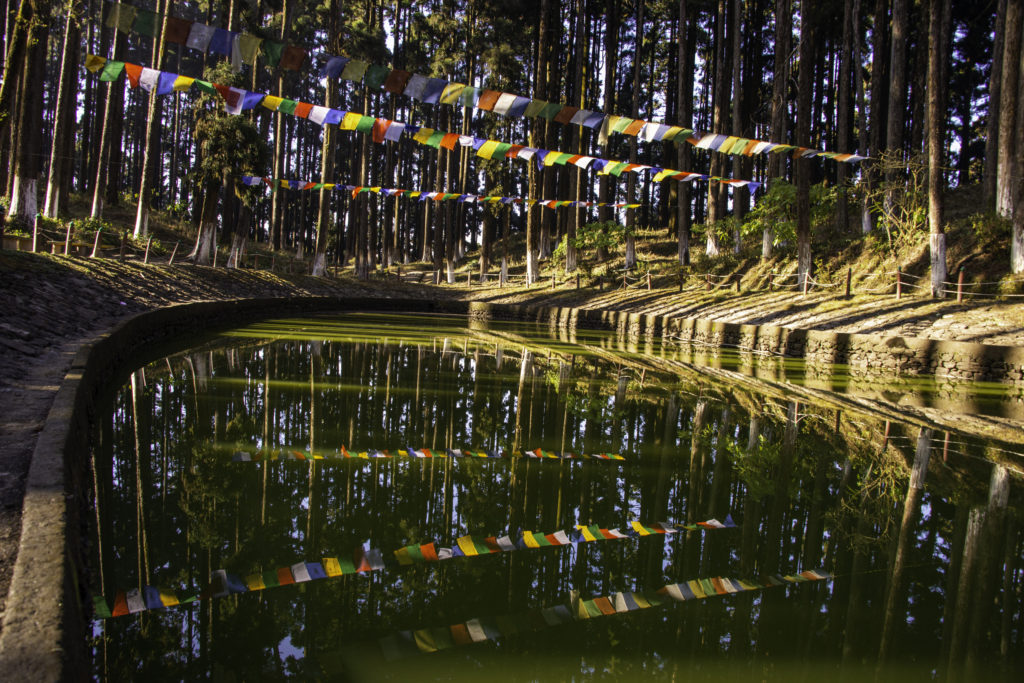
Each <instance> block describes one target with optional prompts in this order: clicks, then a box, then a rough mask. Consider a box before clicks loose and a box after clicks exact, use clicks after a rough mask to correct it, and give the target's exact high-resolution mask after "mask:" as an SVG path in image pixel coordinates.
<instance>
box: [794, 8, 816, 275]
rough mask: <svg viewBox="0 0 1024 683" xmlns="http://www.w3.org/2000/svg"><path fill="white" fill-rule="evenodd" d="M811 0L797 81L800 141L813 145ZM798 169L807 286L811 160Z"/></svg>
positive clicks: (801, 269)
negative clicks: (811, 142) (811, 118)
mask: <svg viewBox="0 0 1024 683" xmlns="http://www.w3.org/2000/svg"><path fill="white" fill-rule="evenodd" d="M811 11H812V10H811V7H810V6H809V3H801V5H800V56H799V58H800V74H799V83H798V85H797V112H796V144H797V145H798V146H800V147H808V146H810V141H811V120H810V117H811V88H812V80H811V78H812V74H813V66H812V65H813V57H812V55H813V54H814V32H815V26H814V22H813V21H812V19H811V16H810V15H811ZM794 165H795V171H796V241H797V278H798V281H799V284H800V285H801V286H803V284H804V282H805V280H806V279H807V278H808V277H810V275H811V265H812V264H811V200H810V190H811V177H810V176H811V169H810V161H809V160H807V159H797V160H795V161H794Z"/></svg>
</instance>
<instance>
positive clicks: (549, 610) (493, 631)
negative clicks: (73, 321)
mask: <svg viewBox="0 0 1024 683" xmlns="http://www.w3.org/2000/svg"><path fill="white" fill-rule="evenodd" d="M831 578H833V577H832V576H831V575H830V574H829V573H828V572H826V571H824V570H823V569H814V570H806V571H802V572H799V573H797V574H785V575H781V574H774V575H772V576H769V577H768V578H767V579H764V580H763V581H750V580H745V579H734V578H725V577H714V578H707V579H691V580H689V581H683V582H680V583H670V584H668V585H665V586H662V587H661V588H658V589H657V590H651V591H638V592H624V591H620V592H617V593H613V594H610V595H607V596H601V597H597V598H592V599H589V600H573V601H571V602H570V603H569V604H559V605H555V606H553V607H542V608H538V609H533V610H528V611H525V612H516V613H513V614H508V615H500V616H496V617H477V618H474V619H469V620H468V621H465V622H459V623H457V624H451V625H450V626H437V627H433V628H421V629H416V630H414V631H412V630H405V631H398V632H396V633H393V634H391V635H388V636H385V637H383V638H381V639H379V641H378V643H379V645H380V647H381V651H382V652H383V653H384V657H385V658H386V659H388V660H394V659H399V658H401V657H405V656H411V655H417V654H426V653H429V652H437V651H439V650H446V649H448V648H451V647H455V646H456V645H472V644H474V643H480V642H483V641H485V640H495V639H497V638H501V637H504V636H511V635H515V634H517V633H523V632H528V631H539V630H542V629H545V628H549V627H553V626H560V625H562V624H569V623H573V622H575V621H585V620H588V619H594V618H597V617H602V616H610V615H613V614H623V613H626V612H634V611H636V610H641V609H649V608H651V607H658V606H661V605H664V604H672V603H671V602H669V600H671V601H674V602H689V601H692V600H703V599H705V598H710V597H715V596H720V595H732V594H734V593H743V592H747V591H760V590H765V589H767V588H775V587H778V586H785V585H789V584H797V583H806V582H810V581H823V580H826V579H831Z"/></svg>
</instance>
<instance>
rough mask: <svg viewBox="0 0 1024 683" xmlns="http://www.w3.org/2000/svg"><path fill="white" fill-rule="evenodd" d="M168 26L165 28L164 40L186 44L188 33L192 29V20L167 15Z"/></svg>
mask: <svg viewBox="0 0 1024 683" xmlns="http://www.w3.org/2000/svg"><path fill="white" fill-rule="evenodd" d="M166 20H167V24H166V28H165V29H164V40H166V41H167V42H169V43H177V44H178V45H184V44H185V42H186V41H187V40H188V34H189V32H190V31H191V30H192V22H191V21H189V20H187V19H181V18H179V17H167V18H166Z"/></svg>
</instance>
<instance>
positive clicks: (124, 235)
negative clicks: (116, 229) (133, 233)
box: [117, 230, 128, 263]
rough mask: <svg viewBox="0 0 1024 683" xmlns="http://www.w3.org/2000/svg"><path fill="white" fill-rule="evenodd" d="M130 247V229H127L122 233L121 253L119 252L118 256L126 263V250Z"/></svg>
mask: <svg viewBox="0 0 1024 683" xmlns="http://www.w3.org/2000/svg"><path fill="white" fill-rule="evenodd" d="M127 249H128V231H127V230H125V231H124V232H122V233H121V253H120V254H118V256H117V258H118V260H120V261H121V263H124V252H125V251H126V250H127Z"/></svg>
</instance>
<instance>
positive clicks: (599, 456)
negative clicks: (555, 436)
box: [231, 445, 625, 462]
mask: <svg viewBox="0 0 1024 683" xmlns="http://www.w3.org/2000/svg"><path fill="white" fill-rule="evenodd" d="M378 458H383V459H389V458H428V459H429V458H513V459H515V458H526V459H537V460H610V461H623V460H625V458H624V457H622V456H621V455H620V454H618V453H572V452H570V451H563V452H560V451H548V450H544V449H541V448H535V449H533V450H532V451H529V450H521V451H507V450H504V449H502V450H494V449H491V450H486V449H481V448H467V449H464V450H463V449H458V448H447V449H441V448H425V447H424V448H412V447H411V446H406V447H405V448H399V449H398V450H396V451H395V452H394V453H392V452H391V451H390V450H380V449H370V450H365V451H350V450H348V449H347V448H345V446H344V445H342V446H341V447H340V448H338V449H337V450H335V451H319V450H312V451H310V449H308V448H290V447H281V448H259V449H255V450H253V451H251V452H250V451H243V450H237V451H235V453H234V454H233V455H232V456H231V460H232V462H262V461H273V460H356V459H361V460H374V459H378Z"/></svg>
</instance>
